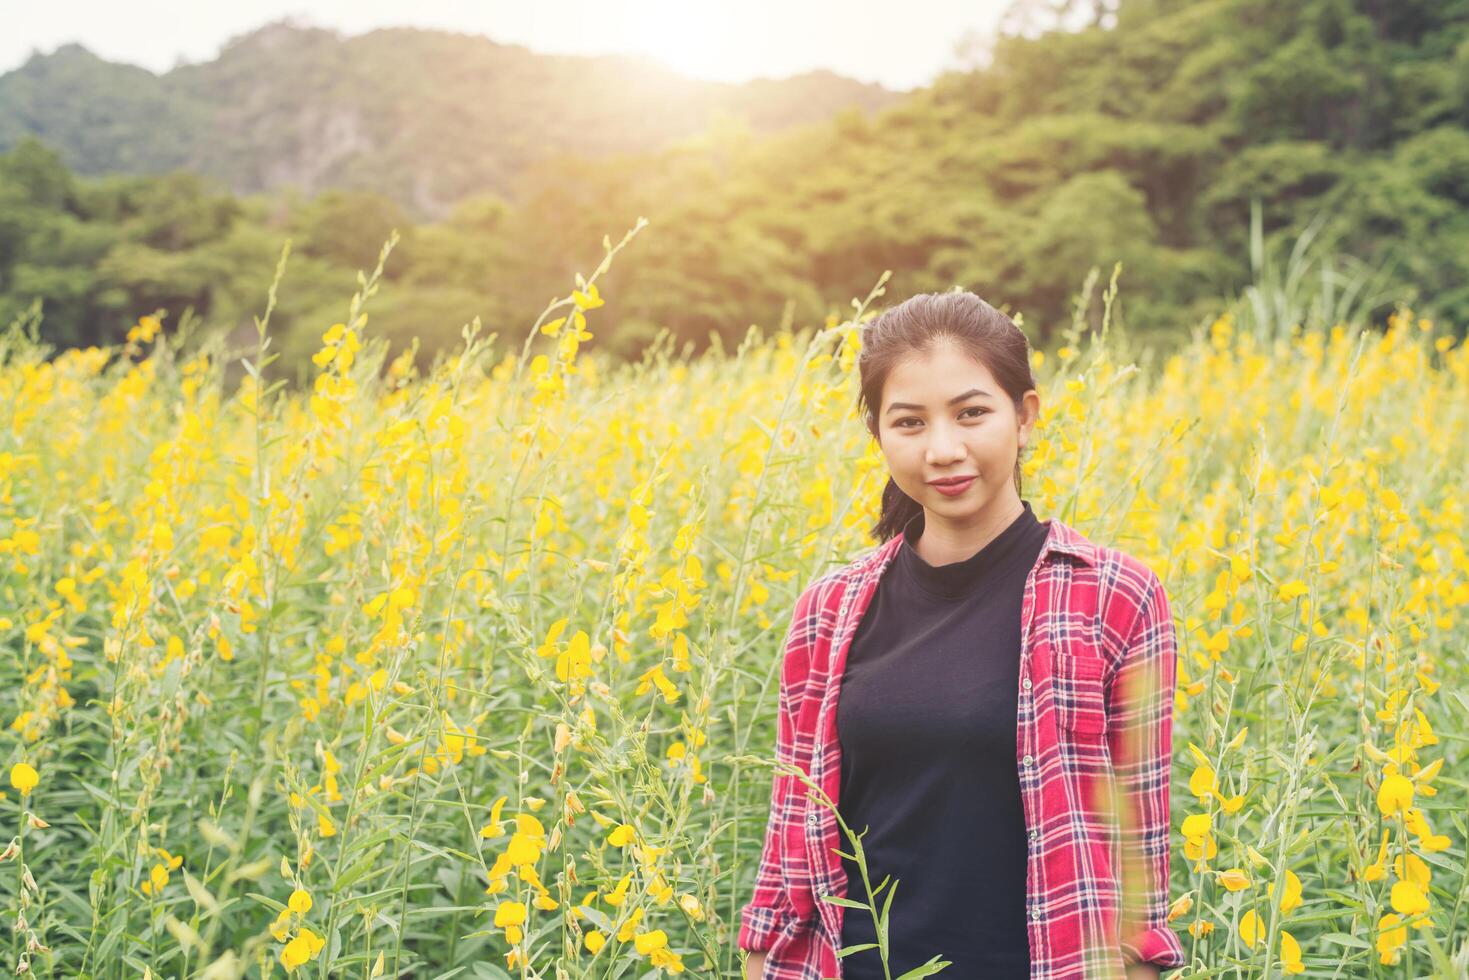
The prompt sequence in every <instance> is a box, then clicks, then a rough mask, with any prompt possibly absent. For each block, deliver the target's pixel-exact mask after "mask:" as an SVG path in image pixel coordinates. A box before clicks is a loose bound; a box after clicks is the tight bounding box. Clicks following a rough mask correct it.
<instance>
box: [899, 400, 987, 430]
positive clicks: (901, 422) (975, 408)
mask: <svg viewBox="0 0 1469 980" xmlns="http://www.w3.org/2000/svg"><path fill="white" fill-rule="evenodd" d="M966 412H973V413H974V415H973V416H971V417H972V418H979V417H981V416H983V415H988V414H989V412H990V410H989V409H987V408H981V407H980V406H978V405H974V406H972V407H970V408H966V409H965V410H964V411H963V412H960V413H959V417H960V418H963V417H964V415H965V413H966ZM919 421H922V420H921V419H917V418H914V417H913V416H911V415H910V416H908V417H907V418H902V419H898V421H896V422H894V423H893V428H895V429H911V428H912V426H911V425H907V424H905V423H908V422H919Z"/></svg>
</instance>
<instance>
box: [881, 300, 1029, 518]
mask: <svg viewBox="0 0 1469 980" xmlns="http://www.w3.org/2000/svg"><path fill="white" fill-rule="evenodd" d="M946 340H947V341H951V342H952V343H954V344H955V345H956V346H957V347H958V348H959V349H960V350H962V351H964V352H965V353H967V354H969V356H971V357H973V358H974V359H975V360H976V361H979V362H980V363H981V364H983V365H984V366H985V367H987V368H989V371H990V373H991V374H993V375H994V376H995V380H996V381H997V382H999V384H1000V387H1001V388H1003V389H1004V390H1005V393H1006V394H1007V395H1009V396H1010V400H1011V401H1012V402H1013V403H1014V404H1015V409H1016V411H1019V410H1020V406H1021V401H1022V399H1023V398H1024V396H1025V393H1026V392H1027V391H1029V390H1030V389H1032V388H1034V387H1035V378H1034V376H1033V375H1032V374H1031V372H1030V341H1029V340H1028V339H1027V338H1026V336H1025V334H1024V333H1022V332H1021V330H1020V328H1019V327H1017V326H1016V325H1015V321H1014V320H1011V319H1010V318H1009V317H1008V316H1006V315H1005V314H1003V313H1001V312H1000V311H999V310H997V309H995V308H994V307H993V306H991V305H990V304H988V303H986V302H985V301H984V300H982V299H980V298H979V297H978V296H976V295H974V294H973V293H971V292H959V291H955V292H948V293H919V294H918V295H916V296H911V297H909V298H908V299H906V300H904V301H903V302H902V303H899V304H898V305H897V306H894V307H890V308H889V309H886V310H884V311H883V312H882V313H881V314H880V315H879V316H877V317H876V318H875V319H873V320H872V321H870V322H869V323H867V324H866V325H864V326H863V328H862V350H861V353H860V354H859V355H858V358H857V367H858V371H859V373H860V375H861V389H862V390H861V393H860V395H859V396H858V399H857V409H858V411H859V412H860V413H861V414H862V416H863V421H864V422H865V424H866V425H867V431H868V432H870V433H871V434H872V438H874V439H876V438H877V413H878V411H879V410H880V409H881V408H882V389H883V385H884V383H885V382H886V381H887V378H888V375H889V374H890V373H891V372H892V369H893V366H894V365H895V364H897V363H898V362H899V361H901V360H902V359H903V358H905V357H908V356H909V355H911V354H926V353H928V352H929V351H931V350H933V349H934V347H936V346H938V344H940V343H941V342H943V341H946ZM1022 452H1023V450H1022ZM1015 489H1016V491H1017V492H1019V491H1020V489H1021V480H1020V456H1019V454H1017V455H1016V458H1015ZM922 509H923V507H922V505H921V504H919V503H918V501H916V500H914V499H913V498H912V497H910V496H908V495H907V494H906V493H904V492H903V491H902V490H899V489H898V484H897V483H896V482H894V480H893V478H892V477H891V476H890V477H888V482H887V486H886V487H884V488H883V491H882V516H881V517H879V518H878V521H877V523H876V524H875V525H873V527H872V532H871V533H872V535H873V537H875V538H876V539H877V540H878V541H879V542H882V541H887V540H889V539H891V538H893V537H894V536H895V535H897V533H898V532H899V531H901V530H902V529H903V526H904V525H905V524H907V523H908V521H909V520H910V519H911V518H912V517H914V516H915V515H916V514H917V513H918V512H919V511H921V510H922Z"/></svg>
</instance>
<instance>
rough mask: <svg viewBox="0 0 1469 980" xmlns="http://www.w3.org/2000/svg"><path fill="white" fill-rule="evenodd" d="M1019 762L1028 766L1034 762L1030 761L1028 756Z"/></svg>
mask: <svg viewBox="0 0 1469 980" xmlns="http://www.w3.org/2000/svg"><path fill="white" fill-rule="evenodd" d="M1020 761H1021V762H1023V763H1025V764H1026V765H1027V766H1028V765H1030V764H1031V763H1032V762H1034V761H1035V760H1034V759H1032V758H1031V757H1030V756H1029V755H1027V756H1026V757H1025V758H1024V759H1021V760H1020Z"/></svg>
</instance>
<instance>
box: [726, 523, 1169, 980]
mask: <svg viewBox="0 0 1469 980" xmlns="http://www.w3.org/2000/svg"><path fill="white" fill-rule="evenodd" d="M902 544H903V536H902V534H901V533H900V534H898V535H897V536H896V537H893V538H891V539H890V540H888V541H887V542H886V543H884V544H882V545H879V546H878V547H876V548H874V549H873V550H871V551H869V552H868V553H866V554H865V555H863V556H862V557H860V558H858V559H857V560H856V561H854V562H852V563H851V564H849V565H847V566H846V567H844V568H837V569H833V570H832V571H829V572H827V573H826V574H824V575H822V576H820V577H819V578H817V579H816V581H815V582H813V583H811V585H810V586H808V587H807V588H806V590H805V591H804V592H803V593H802V594H801V596H800V598H799V599H797V601H796V607H795V611H794V613H793V615H792V619H791V626H790V631H789V633H788V635H787V637H786V642H785V651H784V655H783V661H782V665H781V681H780V696H779V705H778V710H777V729H776V755H777V758H778V759H779V760H780V761H782V762H785V763H790V764H794V765H797V766H799V767H800V769H801V770H802V771H803V772H805V773H806V775H807V776H809V777H810V778H811V780H812V782H814V783H815V784H816V785H818V786H820V787H821V788H822V789H823V790H824V791H825V792H826V794H827V795H828V796H829V797H830V798H831V799H832V800H833V801H835V800H837V799H838V798H839V797H838V791H839V789H840V785H841V745H840V742H839V741H838V738H837V730H836V705H837V697H838V693H839V691H840V688H841V679H842V671H843V668H844V666H845V664H846V658H847V650H848V648H849V647H850V646H851V643H852V637H853V636H854V635H855V634H856V631H857V626H858V624H859V623H860V622H861V619H862V613H863V612H864V611H865V610H866V608H867V604H868V602H870V601H871V599H872V595H873V593H874V592H875V591H876V589H877V583H878V579H879V578H880V577H881V576H882V573H883V570H884V569H885V568H887V565H888V562H889V561H890V560H891V559H892V558H893V556H894V555H895V554H896V553H897V551H898V549H899V548H900V547H901V546H902ZM1020 623H1021V635H1022V636H1023V637H1024V638H1025V639H1024V642H1023V643H1022V647H1023V652H1022V657H1021V665H1020V691H1019V699H1018V700H1019V711H1018V719H1017V723H1018V726H1019V727H1018V731H1017V737H1016V749H1015V752H1016V759H1015V767H1016V772H1017V773H1018V774H1019V777H1020V794H1021V802H1022V804H1023V806H1024V809H1025V826H1026V828H1027V829H1028V831H1029V835H1030V842H1029V860H1028V866H1027V871H1026V893H1025V904H1026V914H1027V917H1028V919H1029V938H1030V949H1031V964H1032V965H1031V972H1030V976H1031V978H1032V980H1073V978H1074V980H1093V978H1106V980H1122V978H1123V977H1124V964H1125V963H1132V962H1139V961H1140V962H1148V963H1153V964H1155V965H1157V966H1159V967H1162V968H1167V967H1176V966H1182V965H1183V964H1184V955H1183V947H1182V945H1181V944H1180V943H1179V940H1178V937H1177V936H1176V935H1175V934H1174V933H1173V930H1172V929H1170V928H1169V926H1168V922H1167V912H1168V863H1169V853H1168V829H1169V795H1168V793H1169V770H1170V767H1171V760H1172V729H1173V697H1174V678H1175V671H1176V667H1177V652H1176V647H1175V641H1174V632H1173V619H1172V615H1171V613H1170V611H1169V605H1168V597H1167V595H1166V593H1165V592H1164V590H1163V585H1162V583H1161V582H1160V581H1159V579H1158V577H1157V575H1156V574H1154V573H1153V571H1152V570H1151V569H1149V568H1148V567H1147V566H1146V565H1144V564H1143V563H1142V562H1141V561H1139V560H1138V559H1136V558H1133V557H1131V556H1130V555H1127V554H1124V553H1123V552H1120V551H1117V550H1115V549H1111V548H1104V547H1100V546H1098V545H1095V544H1093V543H1092V542H1091V541H1089V540H1087V539H1086V538H1085V537H1083V536H1082V534H1081V533H1080V532H1078V531H1076V530H1075V529H1073V528H1071V527H1069V526H1067V525H1066V524H1063V523H1062V522H1061V521H1059V520H1055V519H1052V520H1051V522H1050V526H1049V531H1048V533H1047V536H1046V541H1045V544H1044V545H1043V546H1042V547H1041V552H1040V556H1039V557H1038V558H1037V559H1036V563H1035V566H1034V567H1033V568H1032V569H1031V571H1030V573H1029V575H1028V576H1027V578H1026V581H1025V592H1024V599H1023V600H1022V603H1021V613H1020ZM859 829H860V828H859ZM977 829H978V828H977ZM838 847H840V848H841V849H843V850H850V847H851V845H850V842H849V841H847V840H846V839H845V837H844V835H843V834H842V832H841V828H840V826H838V824H837V821H836V816H835V814H833V813H832V812H831V810H830V809H828V808H827V807H825V806H823V805H821V804H820V803H819V802H818V801H816V800H814V799H811V798H810V797H809V796H808V794H807V792H806V788H805V787H804V786H803V785H802V784H801V782H800V781H799V780H797V779H796V778H794V777H792V776H786V775H777V776H776V777H775V779H774V780H773V784H772V787H771V797H770V818H769V823H768V825H767V827H766V833H765V846H764V852H763V854H762V855H761V858H760V867H759V870H758V872H757V874H756V880H755V891H754V898H753V900H752V901H751V902H750V904H749V905H747V906H745V908H744V909H743V910H742V913H741V924H740V932H739V940H738V942H739V945H740V946H741V947H742V948H744V949H748V950H765V951H766V952H767V956H768V958H767V959H766V963H765V977H766V978H767V980H820V978H823V977H840V976H841V975H842V974H841V965H840V960H839V959H838V958H837V955H836V951H837V944H838V942H839V941H840V937H841V934H842V916H843V914H844V912H845V911H847V910H845V909H844V908H843V907H842V906H840V905H836V904H833V903H831V902H823V901H820V900H819V896H821V895H836V896H842V897H845V896H846V894H847V881H846V872H845V871H844V870H843V868H842V862H841V857H840V855H838V854H837V853H836V852H835V850H834V849H835V848H838ZM974 886H975V887H976V888H983V887H984V882H975V883H974ZM852 914H853V915H866V914H868V913H866V912H863V911H858V910H852ZM953 914H954V915H955V916H963V915H964V914H965V910H964V909H962V908H956V909H954V913H953ZM933 952H935V953H942V952H943V950H934V951H933Z"/></svg>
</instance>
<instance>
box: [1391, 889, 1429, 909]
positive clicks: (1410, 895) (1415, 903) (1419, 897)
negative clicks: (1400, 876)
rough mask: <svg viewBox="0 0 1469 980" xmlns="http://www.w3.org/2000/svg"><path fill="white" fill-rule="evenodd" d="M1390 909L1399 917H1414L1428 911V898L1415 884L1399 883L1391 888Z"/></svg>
mask: <svg viewBox="0 0 1469 980" xmlns="http://www.w3.org/2000/svg"><path fill="white" fill-rule="evenodd" d="M1392 907H1393V911H1394V912H1397V913H1399V914H1401V915H1406V916H1414V915H1417V914H1418V913H1420V912H1427V911H1428V907H1429V906H1428V898H1427V896H1425V895H1424V894H1423V889H1421V888H1419V887H1418V885H1417V884H1416V883H1414V882H1411V881H1399V882H1397V883H1396V884H1394V885H1393V886H1392Z"/></svg>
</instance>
